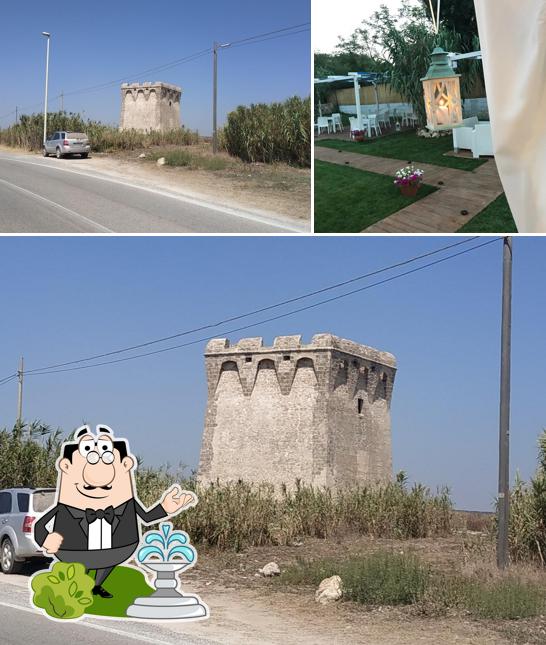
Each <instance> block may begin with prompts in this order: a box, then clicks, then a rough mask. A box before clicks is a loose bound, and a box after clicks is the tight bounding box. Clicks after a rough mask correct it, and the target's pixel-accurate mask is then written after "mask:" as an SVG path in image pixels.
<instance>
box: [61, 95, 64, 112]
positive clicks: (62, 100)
mask: <svg viewBox="0 0 546 645" xmlns="http://www.w3.org/2000/svg"><path fill="white" fill-rule="evenodd" d="M61 112H64V92H63V91H62V90H61Z"/></svg>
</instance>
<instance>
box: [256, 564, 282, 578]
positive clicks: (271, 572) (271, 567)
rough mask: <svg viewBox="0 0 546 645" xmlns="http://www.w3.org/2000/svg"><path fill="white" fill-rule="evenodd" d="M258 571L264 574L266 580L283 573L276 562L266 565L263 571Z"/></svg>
mask: <svg viewBox="0 0 546 645" xmlns="http://www.w3.org/2000/svg"><path fill="white" fill-rule="evenodd" d="M258 571H259V572H260V573H261V574H262V576H265V577H266V578H270V577H271V576H278V575H280V573H281V570H280V569H279V565H278V564H277V563H276V562H270V563H269V564H266V565H265V567H264V568H263V569H258Z"/></svg>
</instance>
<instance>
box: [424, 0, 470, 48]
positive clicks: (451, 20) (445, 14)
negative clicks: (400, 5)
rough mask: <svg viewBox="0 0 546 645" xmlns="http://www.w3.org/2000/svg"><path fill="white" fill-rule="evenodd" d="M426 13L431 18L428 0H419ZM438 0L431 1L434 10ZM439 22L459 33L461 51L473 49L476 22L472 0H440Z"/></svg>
mask: <svg viewBox="0 0 546 645" xmlns="http://www.w3.org/2000/svg"><path fill="white" fill-rule="evenodd" d="M419 1H420V3H421V4H422V6H423V8H424V10H425V12H426V15H427V17H428V18H429V19H431V13H430V2H429V0H419ZM437 2H438V0H434V2H433V3H432V7H433V9H434V10H435V11H436V7H437V6H438V5H437ZM440 23H441V25H442V26H443V27H444V28H445V29H450V30H452V31H454V32H455V33H457V34H459V36H460V38H461V51H462V52H469V51H474V49H479V47H475V46H476V44H477V40H478V23H477V20H476V10H475V8H474V0H442V4H441V5H440Z"/></svg>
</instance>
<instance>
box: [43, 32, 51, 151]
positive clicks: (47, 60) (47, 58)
mask: <svg viewBox="0 0 546 645" xmlns="http://www.w3.org/2000/svg"><path fill="white" fill-rule="evenodd" d="M42 36H45V37H46V38H47V45H46V68H45V99H44V146H45V142H46V139H47V85H48V80H49V40H50V38H51V34H50V33H48V32H47V31H42Z"/></svg>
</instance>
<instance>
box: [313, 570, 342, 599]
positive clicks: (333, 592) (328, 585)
mask: <svg viewBox="0 0 546 645" xmlns="http://www.w3.org/2000/svg"><path fill="white" fill-rule="evenodd" d="M342 596H343V588H342V583H341V578H340V577H339V576H332V577H331V578H325V579H324V580H323V581H322V582H321V583H320V585H319V588H318V589H317V590H316V592H315V600H316V601H317V602H320V604H321V605H327V604H328V603H329V602H335V601H336V600H339V599H340V598H341V597H342Z"/></svg>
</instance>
